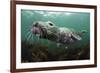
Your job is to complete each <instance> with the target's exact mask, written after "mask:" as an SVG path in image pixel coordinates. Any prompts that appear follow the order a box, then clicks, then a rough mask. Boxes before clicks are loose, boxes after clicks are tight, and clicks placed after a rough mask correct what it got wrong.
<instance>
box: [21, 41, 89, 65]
mask: <svg viewBox="0 0 100 73" xmlns="http://www.w3.org/2000/svg"><path fill="white" fill-rule="evenodd" d="M21 45H22V46H21V62H22V63H23V62H24V63H27V62H47V61H68V60H86V59H90V46H89V44H88V45H87V46H85V47H83V48H75V49H70V48H69V49H64V50H60V51H56V52H55V53H53V52H50V51H49V50H48V46H46V45H43V44H40V43H28V42H26V41H22V43H21ZM57 49H61V48H57Z"/></svg>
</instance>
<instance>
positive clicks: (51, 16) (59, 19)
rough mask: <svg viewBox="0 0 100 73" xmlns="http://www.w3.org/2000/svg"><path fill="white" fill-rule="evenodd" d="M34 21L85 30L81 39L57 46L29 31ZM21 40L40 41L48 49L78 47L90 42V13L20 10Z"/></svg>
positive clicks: (53, 50) (52, 50)
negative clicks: (49, 22)
mask: <svg viewBox="0 0 100 73" xmlns="http://www.w3.org/2000/svg"><path fill="white" fill-rule="evenodd" d="M35 21H51V22H53V23H54V24H55V25H56V26H58V27H67V28H71V29H74V30H76V31H78V32H79V31H82V30H86V31H87V32H86V33H85V34H84V35H83V36H82V40H81V41H78V42H76V43H74V44H70V45H61V46H60V49H58V48H57V45H56V43H55V42H52V41H49V40H46V39H38V38H37V37H36V36H34V35H33V34H32V33H31V32H30V29H31V26H32V23H33V22H35ZM21 40H22V41H26V42H29V43H40V44H42V45H46V46H48V49H49V51H51V52H55V51H57V50H64V48H65V46H68V48H67V49H77V48H78V49H79V48H83V47H85V46H87V45H89V43H90V13H86V12H65V11H42V10H39V11H37V10H21Z"/></svg>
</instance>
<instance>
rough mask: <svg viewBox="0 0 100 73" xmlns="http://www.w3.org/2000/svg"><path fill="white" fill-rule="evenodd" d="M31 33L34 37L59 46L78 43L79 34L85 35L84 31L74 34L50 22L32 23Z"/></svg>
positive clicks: (80, 38) (68, 29)
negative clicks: (59, 44)
mask: <svg viewBox="0 0 100 73" xmlns="http://www.w3.org/2000/svg"><path fill="white" fill-rule="evenodd" d="M31 32H32V34H34V35H38V36H39V37H40V38H44V39H48V40H51V41H53V42H56V43H61V44H70V43H74V42H76V41H80V40H82V37H81V34H83V33H85V31H84V32H83V31H80V32H76V31H75V30H74V29H70V28H66V27H58V26H56V25H55V24H54V23H53V22H51V21H47V22H43V21H37V22H34V23H33V25H32V28H31Z"/></svg>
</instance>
